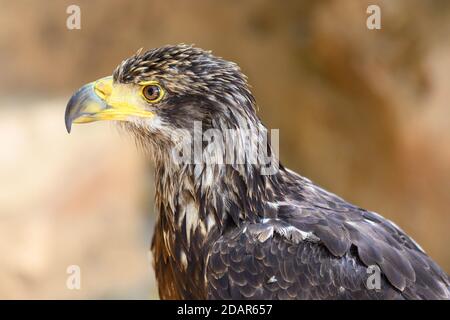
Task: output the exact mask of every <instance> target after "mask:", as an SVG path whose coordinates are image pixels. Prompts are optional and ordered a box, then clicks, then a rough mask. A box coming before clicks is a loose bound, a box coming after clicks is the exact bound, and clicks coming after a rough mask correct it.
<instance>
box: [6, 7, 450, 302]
mask: <svg viewBox="0 0 450 320" xmlns="http://www.w3.org/2000/svg"><path fill="white" fill-rule="evenodd" d="M70 4H78V5H79V6H80V7H81V19H82V22H81V27H82V29H81V30H73V31H69V30H67V29H66V18H67V16H68V15H67V14H66V8H67V6H68V5H70ZM368 4H378V5H380V7H381V9H382V29H381V30H378V31H370V30H368V29H367V28H366V18H367V14H366V8H367V6H368ZM0 8H2V9H1V10H0V146H1V148H0V252H1V254H0V298H149V297H150V298H157V293H156V291H155V283H154V277H153V274H152V271H151V268H150V264H149V255H148V247H149V243H150V238H151V230H152V222H153V219H154V209H153V203H152V198H153V189H152V188H153V182H152V174H151V172H152V171H151V164H150V163H148V162H147V161H145V159H143V158H142V157H141V155H140V154H139V153H138V152H137V151H136V149H135V148H134V146H133V143H132V141H131V140H130V139H128V138H127V137H124V138H123V137H122V136H121V135H120V134H119V133H118V131H117V130H115V129H114V125H111V124H106V123H96V124H93V125H85V126H83V127H81V126H76V127H75V128H74V130H73V133H72V134H71V135H67V134H66V132H65V129H64V123H63V114H64V108H65V104H66V102H67V100H68V98H69V97H70V95H71V93H72V92H73V91H74V90H76V89H77V88H78V87H80V86H81V85H82V84H84V83H86V82H89V81H92V80H94V79H97V78H99V77H101V76H105V75H108V74H111V72H112V70H113V69H114V68H115V66H116V65H117V64H118V63H119V62H120V61H121V60H122V59H124V58H126V57H128V56H129V55H131V54H132V53H134V52H135V51H136V50H137V49H139V48H140V47H144V48H146V49H148V48H152V47H157V46H160V45H164V44H169V43H172V44H173V43H179V42H184V43H195V44H196V45H198V46H201V47H203V48H207V49H211V50H213V52H214V53H215V54H217V55H220V56H223V57H225V58H227V59H229V60H233V61H236V62H237V63H239V64H240V65H241V67H242V69H243V70H244V72H245V73H246V74H247V75H248V76H249V80H250V82H251V84H252V86H253V91H254V94H255V95H256V97H257V100H258V102H259V105H260V116H261V117H262V119H263V120H264V122H265V124H266V125H267V126H268V127H270V128H279V129H280V135H281V158H282V160H283V161H284V164H285V165H286V166H288V167H291V168H292V169H295V170H297V171H298V172H300V173H302V174H303V175H305V176H307V177H309V178H311V179H312V180H314V181H315V182H317V183H318V184H320V185H322V186H324V187H326V188H328V189H330V190H331V191H333V192H335V193H337V194H339V195H341V196H343V197H344V198H346V199H347V200H350V201H352V202H354V203H356V204H358V205H359V206H362V207H365V208H367V209H370V210H374V211H377V212H379V213H381V214H383V215H384V216H386V217H388V218H390V219H392V220H393V221H394V222H396V223H397V224H399V225H400V226H401V227H402V228H403V229H404V230H405V231H406V232H407V233H409V234H410V235H411V236H413V237H414V238H415V240H417V241H418V242H419V243H420V244H421V245H422V246H423V247H424V248H425V250H426V251H427V252H428V253H429V254H430V255H431V256H432V257H433V258H434V259H436V260H437V261H438V262H439V264H440V265H441V266H442V267H443V268H444V269H445V270H446V271H447V272H449V271H450V250H449V248H448V246H449V245H450V232H449V227H450V209H449V208H450V106H449V101H450V90H449V89H450V88H449V83H450V72H449V70H450V41H449V40H450V38H449V37H450V19H449V18H450V2H448V1H438V0H435V1H420V0H390V1H387V0H386V1H376V0H372V1H370V2H367V1H360V0H354V1H353V0H334V1H332V0H330V1H282V2H281V1H257V0H253V1H245V2H244V1H110V0H102V1H99V0H97V1H46V2H41V1H31V0H29V1H25V0H19V1H8V0H1V1H0ZM70 265H78V266H80V268H81V273H82V274H81V276H82V278H81V279H82V281H81V284H82V288H81V290H68V289H67V287H66V279H67V276H68V275H67V274H66V268H67V267H68V266H70Z"/></svg>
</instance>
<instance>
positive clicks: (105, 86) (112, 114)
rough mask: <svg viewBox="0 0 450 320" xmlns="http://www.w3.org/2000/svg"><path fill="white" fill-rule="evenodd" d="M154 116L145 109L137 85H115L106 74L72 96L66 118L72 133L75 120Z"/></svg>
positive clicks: (84, 121)
mask: <svg viewBox="0 0 450 320" xmlns="http://www.w3.org/2000/svg"><path fill="white" fill-rule="evenodd" d="M153 116H154V114H153V113H152V112H150V111H148V110H146V109H145V103H144V102H143V101H142V98H141V96H140V95H139V94H138V89H137V88H135V87H134V86H133V85H131V84H115V83H114V82H113V79H112V77H105V78H102V79H99V80H97V81H94V82H91V83H88V84H86V85H84V86H83V87H81V88H80V89H79V90H78V91H77V92H76V93H75V94H74V95H73V96H72V97H71V98H70V100H69V102H68V104H67V107H66V113H65V117H64V118H65V123H66V129H67V132H69V133H70V130H71V127H72V123H87V122H93V121H99V120H119V121H126V120H129V119H130V118H131V117H141V118H142V117H144V118H150V117H153Z"/></svg>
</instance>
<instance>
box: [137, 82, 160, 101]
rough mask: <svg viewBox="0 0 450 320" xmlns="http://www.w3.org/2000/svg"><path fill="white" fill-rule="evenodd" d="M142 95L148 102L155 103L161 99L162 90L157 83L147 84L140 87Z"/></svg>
mask: <svg viewBox="0 0 450 320" xmlns="http://www.w3.org/2000/svg"><path fill="white" fill-rule="evenodd" d="M142 95H143V96H144V98H145V100H147V101H148V102H151V103H155V102H158V101H159V100H161V99H162V97H163V90H162V88H161V87H160V86H159V85H157V84H149V85H146V86H144V87H143V88H142Z"/></svg>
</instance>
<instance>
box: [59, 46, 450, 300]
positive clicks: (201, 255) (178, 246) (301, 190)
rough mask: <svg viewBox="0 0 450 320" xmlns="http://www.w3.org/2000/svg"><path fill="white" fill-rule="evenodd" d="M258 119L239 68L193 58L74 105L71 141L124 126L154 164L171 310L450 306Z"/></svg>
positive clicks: (159, 241) (433, 281)
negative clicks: (192, 306) (309, 303)
mask: <svg viewBox="0 0 450 320" xmlns="http://www.w3.org/2000/svg"><path fill="white" fill-rule="evenodd" d="M256 110H257V104H256V100H255V98H254V96H253V94H252V93H251V91H250V87H249V85H248V82H247V77H246V76H245V75H244V74H243V73H242V72H241V70H240V68H239V67H238V65H237V64H235V63H233V62H229V61H227V60H225V59H223V58H220V57H217V56H214V55H213V54H212V53H211V52H210V51H205V50H203V49H200V48H197V47H195V46H192V45H185V44H178V45H168V46H164V47H160V48H155V49H151V50H148V51H144V52H143V51H142V49H141V50H139V51H138V52H137V53H136V54H134V55H133V56H131V57H130V58H128V59H126V60H124V61H122V62H121V63H120V64H119V66H118V67H117V68H116V69H115V71H114V72H113V74H112V76H108V77H105V78H101V79H99V80H97V81H94V82H91V83H89V84H87V85H84V86H83V87H81V88H80V89H79V90H78V91H77V92H76V93H75V94H74V95H73V96H72V97H71V98H70V100H69V102H68V104H67V107H66V111H65V125H66V128H67V131H68V132H69V133H70V131H71V127H72V124H73V123H88V122H92V121H98V120H117V121H118V122H117V123H118V124H119V126H120V127H122V128H123V129H124V130H125V131H127V132H129V133H131V135H132V136H133V137H134V138H135V140H136V142H137V144H138V145H139V146H140V147H141V148H142V149H143V150H144V151H145V155H146V156H148V160H149V161H153V163H154V168H155V184H156V194H155V206H156V211H157V218H156V223H155V230H154V235H153V239H152V243H151V251H152V254H153V267H154V270H155V275H156V279H157V283H158V291H159V296H160V298H161V299H317V300H321V299H403V300H410V299H450V281H449V277H448V275H447V274H446V273H445V272H444V271H443V270H442V269H441V268H440V267H439V266H438V265H437V264H436V263H435V262H434V261H433V260H432V259H431V258H430V257H429V256H428V255H427V254H426V253H425V251H424V250H423V249H422V248H421V247H420V246H419V245H418V244H417V243H416V242H415V241H414V240H413V239H412V238H411V237H409V236H408V235H407V234H406V233H405V232H403V231H402V230H401V229H400V228H399V227H398V226H397V225H395V224H394V223H393V222H391V221H389V220H387V219H385V218H383V217H382V216H380V215H378V214H377V213H375V212H371V211H368V210H365V209H362V208H360V207H358V206H356V205H353V204H351V203H349V202H347V201H345V200H343V199H342V198H340V197H338V196H336V195H335V194H333V193H331V192H328V191H326V190H324V189H323V188H321V187H319V186H318V185H316V184H314V183H313V182H311V180H309V179H307V178H305V177H302V176H301V175H299V174H297V173H295V172H293V171H291V170H289V169H287V168H285V167H284V166H283V165H282V164H281V162H280V160H279V157H278V156H277V154H276V153H277V152H276V150H275V148H274V141H273V139H269V138H268V135H269V130H268V129H267V128H266V127H265V126H264V125H263V124H262V122H261V120H260V119H259V117H258V115H257V111H256ZM199 124H200V125H199ZM208 132H213V133H214V134H210V135H209V138H205V136H206V135H207V133H208ZM217 133H219V134H221V135H217ZM228 133H229V134H228ZM195 137H197V138H195ZM198 137H200V138H198ZM224 137H228V138H227V139H225V138H224ZM192 150H194V151H192ZM191 151H192V152H191ZM263 151H264V152H263ZM224 153H226V155H231V157H229V159H228V158H227V159H226V160H227V161H225V160H224V159H223V158H224V157H223V154H224ZM221 154H222V157H220V156H219V155H221ZM259 154H264V155H265V156H264V157H259ZM233 155H234V157H233ZM267 159H269V160H270V162H268V161H267Z"/></svg>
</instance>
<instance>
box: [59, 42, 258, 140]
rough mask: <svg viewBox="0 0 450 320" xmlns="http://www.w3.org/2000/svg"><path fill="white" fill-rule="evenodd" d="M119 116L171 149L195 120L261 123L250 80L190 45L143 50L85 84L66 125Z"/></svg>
mask: <svg viewBox="0 0 450 320" xmlns="http://www.w3.org/2000/svg"><path fill="white" fill-rule="evenodd" d="M98 120H118V121H120V124H122V126H123V127H125V128H126V129H128V130H129V131H131V132H132V133H134V134H135V136H136V137H138V138H139V140H140V141H141V142H144V143H146V144H149V143H150V144H151V145H152V146H153V147H155V146H158V147H159V148H158V149H161V148H164V149H167V147H168V146H171V145H173V144H174V142H176V140H177V139H180V138H181V137H182V136H183V134H182V132H183V130H184V131H186V130H187V131H190V132H192V131H193V130H194V129H193V128H194V123H195V122H196V121H197V122H199V123H201V124H202V130H207V129H209V128H211V127H215V126H216V127H223V126H226V127H228V128H230V127H231V128H236V127H240V126H242V125H245V126H248V125H251V126H253V125H254V124H257V123H259V120H258V118H257V116H256V112H255V100H254V98H253V96H252V94H251V92H250V90H249V87H248V84H247V79H246V77H245V75H243V74H242V72H241V71H240V68H239V67H238V66H237V65H236V64H235V63H233V62H229V61H226V60H224V59H222V58H218V57H215V56H213V55H212V54H211V53H210V52H209V51H205V50H202V49H199V48H196V47H193V46H190V45H184V44H180V45H175V46H165V47H161V48H157V49H153V50H149V51H146V52H142V51H141V50H140V51H138V52H137V53H136V54H135V55H133V56H131V57H130V58H128V59H126V60H124V61H123V62H122V63H121V64H120V65H119V66H118V67H117V68H116V70H115V71H114V72H113V74H112V76H108V77H105V78H101V79H99V80H96V81H94V82H91V83H89V84H86V85H85V86H83V87H82V88H80V89H79V90H78V91H77V92H76V93H75V94H74V95H73V96H72V97H71V99H70V101H69V103H68V104H67V108H66V113H65V124H66V128H67V131H68V132H70V130H71V126H72V124H73V123H87V122H92V121H98Z"/></svg>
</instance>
